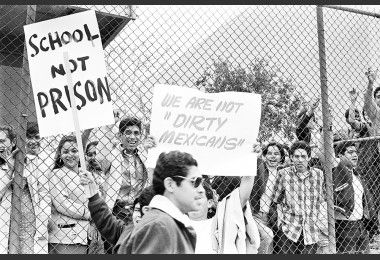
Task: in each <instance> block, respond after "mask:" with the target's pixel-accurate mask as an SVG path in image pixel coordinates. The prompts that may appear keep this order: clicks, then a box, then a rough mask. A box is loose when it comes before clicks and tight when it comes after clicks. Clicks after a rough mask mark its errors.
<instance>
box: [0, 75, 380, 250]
mask: <svg viewBox="0 0 380 260" xmlns="http://www.w3.org/2000/svg"><path fill="white" fill-rule="evenodd" d="M366 75H367V77H368V87H367V91H366V93H365V105H364V107H363V110H362V111H361V110H360V109H358V108H357V107H356V101H357V92H356V91H355V89H353V90H352V91H350V104H349V106H348V109H347V111H346V112H345V113H344V114H343V115H342V116H344V117H345V119H346V122H347V123H348V125H349V128H350V131H349V132H348V134H347V136H338V135H335V136H334V147H333V148H334V152H335V154H334V155H325V154H324V150H323V149H322V148H323V146H322V138H321V136H322V135H321V133H322V131H323V130H322V129H321V128H318V127H317V126H316V120H315V109H316V108H317V106H318V104H319V100H315V101H314V102H312V103H311V105H310V106H308V107H305V108H304V109H303V110H302V111H301V112H300V113H299V114H298V118H299V121H298V125H297V129H296V131H295V135H296V136H297V139H298V140H296V141H294V142H293V143H292V144H291V145H290V146H288V145H286V144H282V143H279V142H275V141H269V142H267V143H265V144H260V143H256V144H254V146H253V153H255V154H256V156H254V155H253V157H252V158H255V157H257V169H253V171H255V170H256V175H255V176H253V175H252V176H243V177H239V174H238V173H236V176H233V177H232V176H208V175H207V173H202V172H200V170H199V169H198V162H197V160H196V154H193V155H191V154H188V153H185V152H180V151H171V152H167V153H161V154H160V156H159V158H158V160H157V162H156V165H155V167H154V168H153V169H151V168H148V167H146V165H145V160H146V158H147V151H148V150H149V149H150V148H152V147H155V146H156V145H157V144H156V140H155V138H154V137H153V136H148V137H146V138H143V125H142V122H141V121H140V120H139V119H138V118H135V117H133V116H125V117H123V118H122V119H121V120H119V121H118V122H117V124H116V127H117V131H116V132H117V133H115V131H113V129H114V127H115V126H105V127H102V128H101V129H99V132H100V133H102V134H105V135H104V136H103V138H102V137H99V136H97V135H96V134H95V137H96V138H94V139H96V140H90V136H91V134H92V131H93V129H88V130H86V131H84V133H83V135H82V139H83V146H84V151H85V159H86V166H85V167H81V165H80V160H79V149H78V143H77V140H76V137H75V136H72V135H68V136H63V137H62V139H61V140H60V141H59V144H58V146H57V148H56V153H55V156H54V163H53V165H51V166H50V165H46V164H45V163H44V161H43V159H42V158H41V157H40V152H41V149H43V148H42V147H41V145H40V144H41V138H40V136H39V130H38V125H37V123H33V122H29V123H28V124H27V130H26V147H25V152H26V158H25V161H24V162H23V166H24V170H23V173H22V178H21V186H20V187H19V188H20V189H19V190H18V191H19V192H18V196H19V197H18V198H16V197H15V192H16V180H15V178H14V176H15V171H16V168H17V167H16V166H15V162H16V161H17V160H16V158H17V156H19V154H20V152H21V151H20V150H19V148H20V147H19V146H18V145H17V136H16V133H15V131H14V130H13V128H12V127H10V126H5V125H2V126H0V213H1V214H0V253H3V254H6V253H29V254H39V253H45V254H46V253H49V254H142V253H143V254H145V253H170V254H173V253H198V254H202V253H208V254H213V253H215V254H220V253H249V254H324V253H329V240H328V239H329V232H328V221H327V220H328V217H327V212H328V209H327V195H326V178H325V174H324V171H325V170H326V169H325V168H326V165H325V163H326V160H331V162H333V168H332V173H333V174H332V177H333V183H332V185H333V202H334V208H333V210H334V217H335V238H336V250H337V252H338V253H369V244H370V241H371V239H373V238H374V237H375V236H376V235H377V234H378V233H379V228H378V226H379V209H380V194H379V193H380V178H379V177H378V175H377V172H378V169H379V164H380V152H379V151H380V145H378V144H379V141H378V140H377V139H376V138H372V139H371V138H367V139H365V140H364V141H360V142H358V141H357V140H356V139H355V138H363V137H373V136H377V135H378V133H379V132H380V128H379V124H380V116H379V114H380V113H378V111H380V87H377V88H375V89H373V85H374V82H375V80H376V73H374V72H372V71H370V70H369V71H368V72H367V73H366ZM367 115H368V116H367ZM106 135H108V136H106ZM115 140H116V141H115ZM17 183H20V180H18V182H17ZM16 200H18V201H19V202H20V205H21V208H19V207H16V206H15V204H16V203H15V201H16ZM16 210H20V211H21V212H16ZM15 215H18V217H17V218H14V216H15Z"/></svg>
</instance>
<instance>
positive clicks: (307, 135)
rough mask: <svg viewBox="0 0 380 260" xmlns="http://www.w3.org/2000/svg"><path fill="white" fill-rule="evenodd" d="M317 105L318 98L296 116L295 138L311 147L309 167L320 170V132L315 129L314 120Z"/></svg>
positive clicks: (315, 122)
mask: <svg viewBox="0 0 380 260" xmlns="http://www.w3.org/2000/svg"><path fill="white" fill-rule="evenodd" d="M318 105H319V98H318V99H316V100H314V101H312V102H311V103H310V104H309V105H308V106H307V107H306V108H303V109H302V110H301V112H300V113H299V114H298V118H299V122H298V124H297V128H296V136H297V138H298V141H304V142H306V143H307V144H308V145H310V147H311V149H312V150H311V160H310V166H311V167H317V168H319V169H322V163H321V159H320V157H321V151H320V146H321V145H320V144H321V137H322V136H321V135H322V132H321V130H320V128H319V127H317V126H318V125H317V121H316V118H315V109H316V108H317V107H318Z"/></svg>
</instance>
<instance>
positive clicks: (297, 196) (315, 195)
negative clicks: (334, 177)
mask: <svg viewBox="0 0 380 260" xmlns="http://www.w3.org/2000/svg"><path fill="white" fill-rule="evenodd" d="M290 157H291V159H292V162H293V164H294V165H293V166H290V167H287V168H284V169H281V170H279V171H278V177H277V179H276V182H275V185H274V188H273V190H274V193H273V195H272V201H273V202H274V203H275V204H279V205H281V207H282V214H280V215H279V219H278V221H279V238H280V241H279V248H280V249H281V252H280V253H282V254H316V252H317V249H318V242H319V239H320V237H319V227H318V218H319V217H320V207H321V204H322V203H323V202H324V201H326V199H325V197H326V195H325V188H324V176H323V172H322V171H321V170H320V169H317V168H314V167H310V166H309V161H310V159H311V149H310V146H309V145H308V144H307V143H305V142H303V141H296V142H294V143H293V144H292V146H291V147H290Z"/></svg>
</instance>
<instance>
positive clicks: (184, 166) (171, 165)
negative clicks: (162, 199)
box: [153, 151, 198, 195]
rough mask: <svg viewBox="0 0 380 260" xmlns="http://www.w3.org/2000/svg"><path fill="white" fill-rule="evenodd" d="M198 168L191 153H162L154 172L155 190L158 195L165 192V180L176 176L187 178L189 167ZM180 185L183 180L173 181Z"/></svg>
mask: <svg viewBox="0 0 380 260" xmlns="http://www.w3.org/2000/svg"><path fill="white" fill-rule="evenodd" d="M191 166H198V162H197V161H196V160H195V159H194V158H193V156H192V155H191V154H189V153H185V152H180V151H171V152H168V153H165V152H163V153H161V154H160V155H159V157H158V160H157V163H156V167H155V168H154V172H153V189H154V192H155V193H156V194H159V195H162V194H164V192H165V186H164V180H165V179H166V178H168V177H174V176H175V175H179V176H183V177H186V176H187V174H188V170H189V167H191ZM173 180H174V181H175V182H176V184H177V185H179V184H180V183H181V182H182V181H183V180H182V179H173Z"/></svg>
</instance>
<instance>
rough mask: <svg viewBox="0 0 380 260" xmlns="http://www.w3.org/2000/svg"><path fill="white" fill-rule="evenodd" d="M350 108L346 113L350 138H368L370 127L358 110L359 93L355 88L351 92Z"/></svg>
mask: <svg viewBox="0 0 380 260" xmlns="http://www.w3.org/2000/svg"><path fill="white" fill-rule="evenodd" d="M349 94H350V107H349V108H348V109H347V110H346V112H345V113H344V117H345V118H346V122H347V123H348V124H349V125H350V131H349V135H348V137H349V138H362V137H368V136H369V135H370V134H369V131H370V130H369V129H370V125H369V124H368V122H366V121H365V120H362V118H361V116H360V111H359V109H357V108H356V101H357V99H358V92H357V91H356V89H355V88H353V89H352V90H350V92H349Z"/></svg>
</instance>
